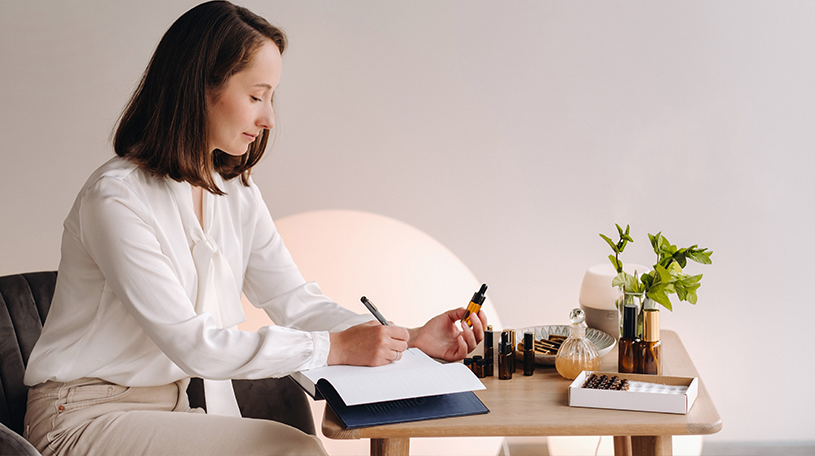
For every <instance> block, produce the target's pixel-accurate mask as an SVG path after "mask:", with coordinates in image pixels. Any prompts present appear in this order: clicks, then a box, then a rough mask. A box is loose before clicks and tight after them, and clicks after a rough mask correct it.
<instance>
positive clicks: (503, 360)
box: [498, 331, 514, 380]
mask: <svg viewBox="0 0 815 456" xmlns="http://www.w3.org/2000/svg"><path fill="white" fill-rule="evenodd" d="M512 356H514V351H513V350H512V348H511V346H510V345H509V333H507V332H506V331H504V332H502V333H501V342H500V343H499V344H498V378H499V379H500V380H510V379H511V378H512V371H513V369H512V365H511V364H510V360H511V359H512Z"/></svg>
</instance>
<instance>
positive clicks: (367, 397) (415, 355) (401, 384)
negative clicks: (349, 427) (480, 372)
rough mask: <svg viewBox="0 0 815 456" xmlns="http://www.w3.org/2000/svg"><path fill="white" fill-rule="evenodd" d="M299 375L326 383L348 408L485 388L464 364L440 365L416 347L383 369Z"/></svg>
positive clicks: (327, 369) (340, 369)
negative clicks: (323, 380) (325, 381)
mask: <svg viewBox="0 0 815 456" xmlns="http://www.w3.org/2000/svg"><path fill="white" fill-rule="evenodd" d="M302 374H303V375H305V376H306V377H308V379H309V380H311V381H312V382H314V383H317V381H318V380H320V379H321V378H324V379H326V380H328V381H329V382H330V383H331V385H332V386H333V387H334V389H336V390H337V393H339V395H340V397H342V400H343V401H344V402H345V404H346V405H349V406H350V405H359V404H369V403H372V402H383V401H393V400H398V399H408V398H412V397H424V396H435V395H438V394H449V393H460V392H462V391H476V390H482V389H485V387H484V384H483V383H481V381H480V380H478V377H476V376H475V374H473V372H472V371H471V370H470V369H468V368H467V367H465V366H464V365H463V364H461V363H449V364H441V363H439V362H438V361H435V360H433V359H432V358H430V357H429V356H427V355H426V354H424V352H422V351H421V350H419V349H418V348H411V349H408V350H407V351H405V352H403V353H402V358H401V359H400V360H399V361H395V362H392V363H390V364H386V365H384V366H377V367H363V366H327V367H320V368H317V369H311V370H307V371H303V372H302Z"/></svg>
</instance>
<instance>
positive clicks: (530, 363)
mask: <svg viewBox="0 0 815 456" xmlns="http://www.w3.org/2000/svg"><path fill="white" fill-rule="evenodd" d="M534 344H535V335H534V334H532V333H531V332H527V333H524V375H526V376H530V375H532V374H533V373H534V372H535V347H534Z"/></svg>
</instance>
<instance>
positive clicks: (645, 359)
mask: <svg viewBox="0 0 815 456" xmlns="http://www.w3.org/2000/svg"><path fill="white" fill-rule="evenodd" d="M636 352H637V372H639V373H640V374H653V375H662V342H660V340H659V310H658V309H643V311H642V340H641V341H639V342H638V343H637V350H636Z"/></svg>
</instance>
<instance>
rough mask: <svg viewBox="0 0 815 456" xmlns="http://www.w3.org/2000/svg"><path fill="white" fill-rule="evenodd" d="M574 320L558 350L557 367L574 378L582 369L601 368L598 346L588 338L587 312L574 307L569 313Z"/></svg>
mask: <svg viewBox="0 0 815 456" xmlns="http://www.w3.org/2000/svg"><path fill="white" fill-rule="evenodd" d="M569 318H570V319H571V320H572V327H571V328H570V332H569V337H568V338H566V340H565V341H563V345H561V346H560V349H559V350H558V352H557V358H555V368H556V369H557V372H558V374H560V375H561V376H563V377H564V378H568V379H570V380H574V379H575V378H576V377H577V376H578V375H580V372H581V371H584V370H585V371H596V370H598V369H600V354H599V353H598V352H597V347H595V346H594V344H593V343H592V342H591V341H590V340H589V339H588V338H586V323H584V322H585V320H586V314H585V313H584V312H583V311H582V310H581V309H574V310H572V312H571V313H570V314H569Z"/></svg>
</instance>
